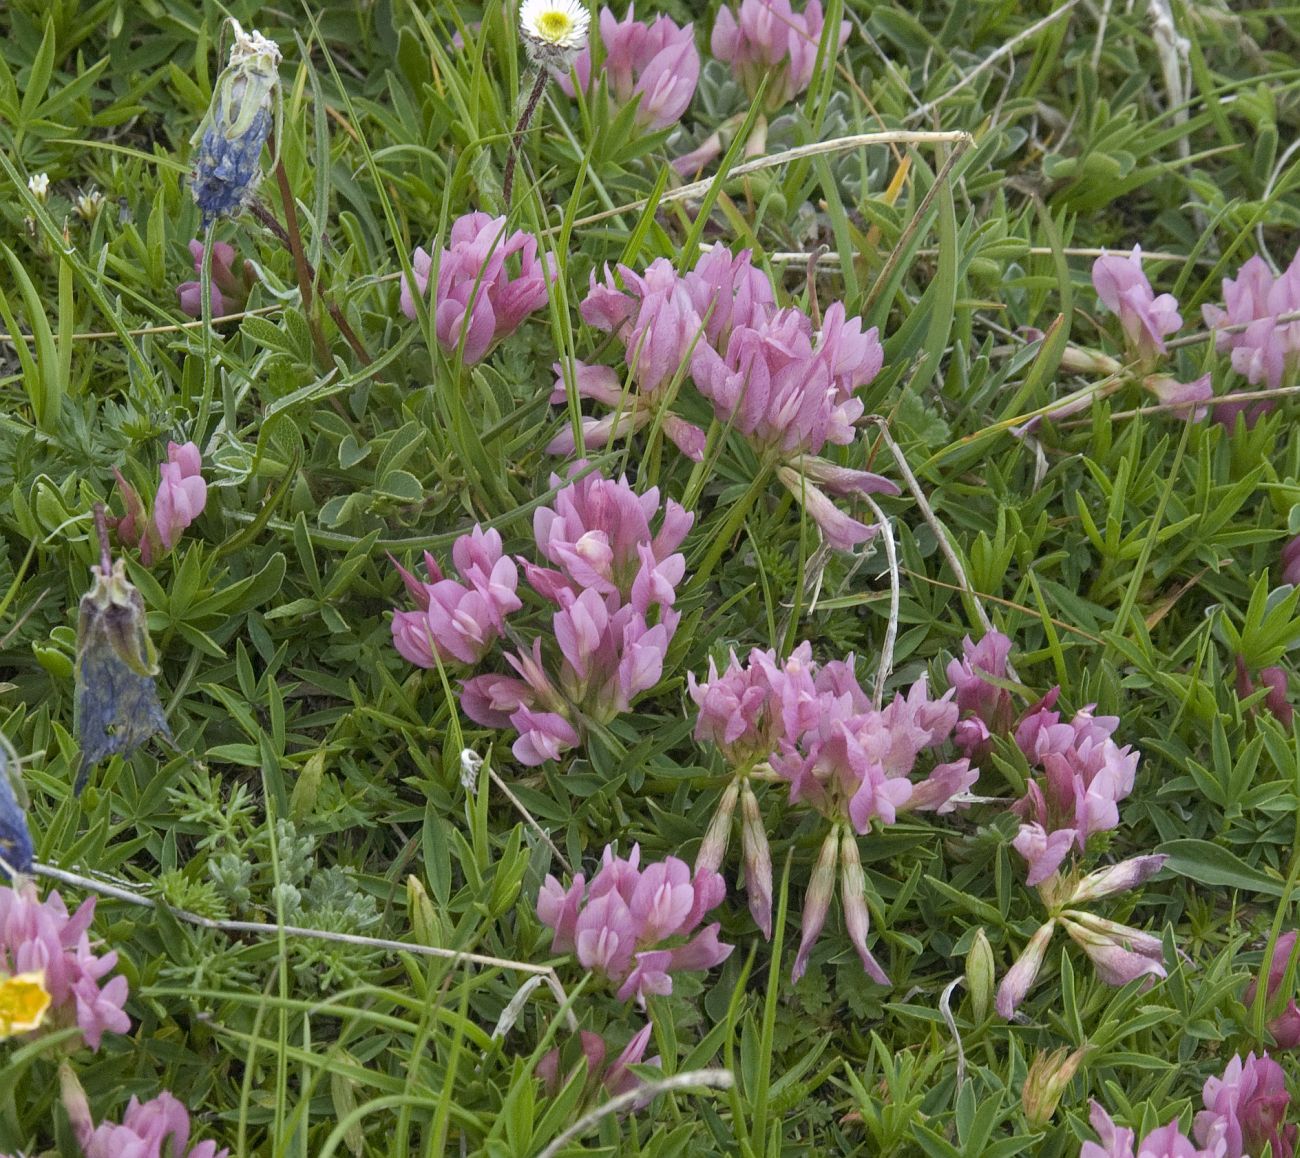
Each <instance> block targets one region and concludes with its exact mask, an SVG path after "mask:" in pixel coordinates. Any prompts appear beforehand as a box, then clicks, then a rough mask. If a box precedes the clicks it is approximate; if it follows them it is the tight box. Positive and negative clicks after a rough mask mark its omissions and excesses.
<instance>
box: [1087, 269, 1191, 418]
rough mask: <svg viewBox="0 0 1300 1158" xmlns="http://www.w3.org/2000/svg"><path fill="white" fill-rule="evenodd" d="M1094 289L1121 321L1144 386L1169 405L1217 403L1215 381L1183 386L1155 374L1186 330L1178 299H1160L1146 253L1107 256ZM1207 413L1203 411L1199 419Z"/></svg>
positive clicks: (1095, 274) (1095, 273) (1097, 272)
mask: <svg viewBox="0 0 1300 1158" xmlns="http://www.w3.org/2000/svg"><path fill="white" fill-rule="evenodd" d="M1092 284H1093V288H1094V289H1095V290H1096V291H1097V296H1098V297H1099V298H1100V299H1101V302H1102V304H1103V305H1104V306H1105V307H1106V308H1107V309H1108V310H1110V312H1111V313H1113V314H1116V315H1118V317H1119V321H1120V326H1121V327H1122V328H1123V330H1124V338H1125V343H1126V345H1127V347H1128V353H1129V356H1130V357H1131V358H1133V359H1135V360H1136V362H1137V365H1138V370H1139V372H1140V373H1141V374H1142V375H1144V377H1143V378H1142V384H1143V385H1144V386H1145V387H1146V388H1147V389H1149V390H1150V391H1152V393H1154V394H1155V395H1156V397H1157V398H1158V399H1159V400H1160V401H1161V402H1163V403H1165V404H1174V403H1188V404H1193V403H1203V402H1206V401H1208V400H1209V399H1210V398H1212V397H1213V395H1214V391H1213V388H1212V386H1211V383H1210V375H1209V374H1204V375H1202V376H1201V377H1200V378H1197V379H1196V380H1195V381H1193V382H1178V381H1176V380H1175V379H1173V378H1172V377H1170V376H1169V375H1167V374H1154V373H1152V372H1151V371H1153V370H1154V369H1155V367H1156V364H1157V363H1158V362H1159V360H1160V358H1161V357H1162V356H1164V355H1165V354H1166V353H1168V348H1167V347H1166V346H1165V338H1167V337H1168V336H1169V335H1170V334H1173V333H1176V332H1177V331H1178V329H1179V327H1180V326H1182V324H1183V319H1182V315H1181V314H1179V312H1178V301H1177V299H1176V298H1175V297H1174V296H1173V295H1172V294H1160V295H1159V296H1157V295H1156V292H1155V290H1153V289H1152V288H1151V282H1150V280H1149V279H1148V278H1147V275H1146V274H1145V273H1144V272H1143V271H1142V247H1141V246H1140V245H1135V246H1134V247H1133V252H1132V253H1131V254H1129V255H1128V256H1127V257H1119V256H1117V255H1113V254H1103V255H1102V256H1101V257H1099V258H1097V260H1096V261H1095V262H1093V266H1092ZM1205 413H1206V410H1205V407H1203V406H1198V407H1197V408H1196V410H1195V411H1194V417H1196V418H1198V419H1199V418H1203V417H1204V416H1205Z"/></svg>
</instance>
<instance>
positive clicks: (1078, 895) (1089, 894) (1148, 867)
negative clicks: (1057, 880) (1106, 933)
mask: <svg viewBox="0 0 1300 1158" xmlns="http://www.w3.org/2000/svg"><path fill="white" fill-rule="evenodd" d="M1168 859H1169V858H1168V857H1167V856H1165V855H1164V854H1163V853H1155V854H1153V855H1151V856H1134V857H1130V858H1129V859H1128V860H1125V861H1120V863H1119V864H1113V865H1109V866H1107V867H1106V868H1104V869H1098V870H1097V871H1096V872H1092V873H1089V874H1088V875H1087V876H1086V877H1084V878H1083V879H1082V880H1081V881H1079V882H1078V883H1076V884H1075V885H1074V887H1073V888H1072V889H1071V890H1070V894H1069V896H1067V897H1063V898H1061V904H1063V905H1079V904H1082V903H1083V902H1085V901H1096V900H1100V899H1101V898H1102V897H1112V896H1114V895H1115V894H1116V893H1125V892H1128V890H1129V889H1135V888H1137V886H1138V885H1140V884H1141V883H1142V882H1143V881H1145V880H1146V879H1147V878H1148V877H1152V876H1154V875H1155V874H1156V873H1158V872H1159V871H1160V869H1161V868H1162V867H1163V866H1164V863H1165V861H1166V860H1168Z"/></svg>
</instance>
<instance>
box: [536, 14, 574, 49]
mask: <svg viewBox="0 0 1300 1158" xmlns="http://www.w3.org/2000/svg"><path fill="white" fill-rule="evenodd" d="M572 28H573V18H572V17H571V16H570V15H569V14H568V13H567V12H556V11H554V10H552V11H550V12H543V13H542V14H541V15H540V16H538V18H537V35H538V36H540V37H541V38H542V39H543V40H549V41H550V42H551V43H552V44H558V43H559V42H560V41H561V40H563V39H564V38H565V37H566V36H568V34H569V32H570V30H571V29H572Z"/></svg>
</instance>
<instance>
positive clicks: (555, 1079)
mask: <svg viewBox="0 0 1300 1158" xmlns="http://www.w3.org/2000/svg"><path fill="white" fill-rule="evenodd" d="M653 1029H654V1026H652V1025H651V1024H650V1023H649V1022H647V1023H646V1024H645V1025H644V1026H643V1027H642V1028H641V1029H640V1030H639V1031H638V1032H637V1033H635V1034H633V1035H632V1038H631V1040H630V1041H629V1042H628V1043H627V1045H625V1046H624V1047H623V1050H622V1052H621V1053H620V1054H619V1055H618V1057H616V1058H615V1059H614V1060H613V1062H609V1061H608V1057H609V1046H608V1044H607V1043H606V1041H605V1039H604V1038H603V1037H601V1036H600V1034H598V1033H592V1032H591V1031H590V1030H588V1029H583V1030H579V1031H578V1043H579V1047H580V1048H581V1051H582V1056H583V1058H584V1059H585V1060H586V1063H587V1091H588V1093H591V1092H593V1087H595V1086H597V1085H598V1086H600V1087H601V1088H602V1089H603V1090H604V1091H605V1092H606V1093H607V1094H609V1095H610V1097H615V1096H617V1095H618V1094H625V1093H627V1092H628V1091H629V1090H634V1089H636V1088H637V1086H638V1085H640V1081H639V1080H638V1078H637V1076H636V1074H634V1073H633V1072H632V1071H631V1069H629V1068H628V1067H629V1066H636V1065H641V1064H643V1059H644V1058H645V1051H646V1047H647V1046H648V1045H649V1044H650V1034H651V1032H652V1031H653ZM561 1061H562V1059H561V1056H560V1050H559V1049H558V1048H556V1049H552V1050H548V1051H547V1053H546V1054H545V1056H543V1058H542V1060H541V1061H539V1062H538V1063H537V1070H536V1073H537V1076H538V1077H539V1078H541V1080H542V1087H543V1088H544V1089H545V1090H546V1093H547V1094H548V1095H549V1096H551V1097H554V1096H555V1095H556V1094H558V1093H559V1092H560V1090H561V1089H563V1088H564V1085H565V1083H566V1082H567V1081H568V1080H569V1076H570V1075H569V1074H568V1073H565V1074H562V1073H561V1072H560V1065H561ZM644 1064H645V1065H648V1066H658V1065H659V1064H660V1059H659V1058H658V1057H652V1058H650V1060H649V1061H646V1062H644Z"/></svg>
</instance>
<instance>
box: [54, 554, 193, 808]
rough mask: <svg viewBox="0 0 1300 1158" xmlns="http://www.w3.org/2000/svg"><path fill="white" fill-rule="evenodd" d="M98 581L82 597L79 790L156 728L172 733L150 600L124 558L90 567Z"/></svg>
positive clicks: (76, 719)
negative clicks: (161, 695)
mask: <svg viewBox="0 0 1300 1158" xmlns="http://www.w3.org/2000/svg"><path fill="white" fill-rule="evenodd" d="M91 572H92V574H93V575H94V576H95V582H94V585H93V586H92V587H91V589H90V590H89V591H87V592H86V594H85V595H83V596H82V597H81V616H80V619H79V622H78V624H77V669H76V678H77V698H76V705H75V712H74V727H75V730H76V734H77V740H78V742H79V743H80V744H81V763H80V764H79V765H78V767H77V780H76V784H75V786H74V791H75V792H76V793H77V794H78V795H80V793H81V790H82V789H83V788H84V787H85V786H86V780H87V779H88V778H89V775H90V769H91V768H92V767H93V766H94V765H95V764H98V763H99V761H100V760H102V759H104V758H105V757H106V756H112V755H115V754H116V753H118V752H121V753H122V754H123V755H130V754H131V753H132V752H134V751H135V750H136V749H137V748H138V747H139V746H140V745H141V744H143V743H144V742H145V741H146V740H147V739H149V737H150V736H153V735H155V734H158V735H161V736H163V737H164V738H165V739H167V740H170V739H171V730H170V729H169V728H168V727H167V718H166V717H165V716H164V715H163V710H162V704H161V703H159V701H158V689H157V688H156V687H155V686H154V679H153V677H154V676H155V675H157V674H158V663H157V655H156V653H155V652H154V647H153V642H152V641H151V640H150V638H149V628H148V625H147V624H146V622H145V610H144V600H143V599H141V598H140V592H139V591H137V590H136V589H135V587H134V586H132V584H131V582H130V581H129V580H128V579H127V577H126V564H125V562H123V561H122V560H121V559H119V560H118V561H117V562H116V563H115V564H113V565H112V567H111V568H110V567H109V563H108V559H107V556H105V557H104V559H103V561H102V565H101V566H99V567H92V568H91Z"/></svg>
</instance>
